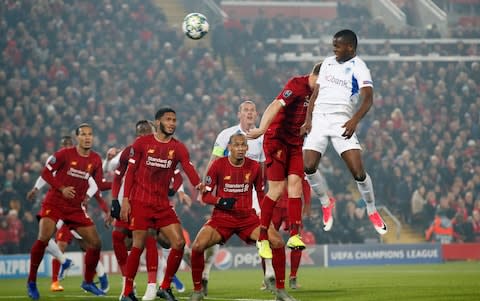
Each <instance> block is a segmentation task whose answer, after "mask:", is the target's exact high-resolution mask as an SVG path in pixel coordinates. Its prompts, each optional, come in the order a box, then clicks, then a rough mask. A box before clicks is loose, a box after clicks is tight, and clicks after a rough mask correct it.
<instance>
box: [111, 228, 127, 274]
mask: <svg viewBox="0 0 480 301" xmlns="http://www.w3.org/2000/svg"><path fill="white" fill-rule="evenodd" d="M126 237H127V236H126V235H125V233H123V232H122V231H117V230H113V232H112V244H113V252H114V253H115V257H116V258H117V263H118V266H119V267H120V271H121V272H122V276H125V265H126V264H127V257H128V250H127V246H125V238H126Z"/></svg>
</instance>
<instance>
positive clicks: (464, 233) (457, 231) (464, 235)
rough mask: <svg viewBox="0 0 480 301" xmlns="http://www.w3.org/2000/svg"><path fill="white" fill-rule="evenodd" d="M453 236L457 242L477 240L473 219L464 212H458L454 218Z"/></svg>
mask: <svg viewBox="0 0 480 301" xmlns="http://www.w3.org/2000/svg"><path fill="white" fill-rule="evenodd" d="M453 237H454V241H455V242H473V241H475V237H474V232H473V224H472V221H471V220H470V219H466V218H465V216H464V215H463V214H462V213H457V214H456V215H455V218H454V220H453Z"/></svg>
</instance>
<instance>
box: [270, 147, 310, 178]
mask: <svg viewBox="0 0 480 301" xmlns="http://www.w3.org/2000/svg"><path fill="white" fill-rule="evenodd" d="M263 150H264V152H265V157H266V160H265V166H266V167H267V169H266V174H267V180H269V181H283V180H285V179H286V178H287V176H288V175H298V176H299V177H300V178H303V177H304V173H303V155H302V146H301V145H290V144H286V143H284V142H282V141H281V140H278V139H265V140H264V142H263Z"/></svg>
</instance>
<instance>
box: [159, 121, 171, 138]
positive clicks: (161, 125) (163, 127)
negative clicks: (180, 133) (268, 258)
mask: <svg viewBox="0 0 480 301" xmlns="http://www.w3.org/2000/svg"><path fill="white" fill-rule="evenodd" d="M158 130H159V131H160V132H161V133H162V134H164V135H165V136H167V137H170V136H172V135H173V133H175V129H174V130H173V131H172V132H171V133H170V132H168V131H167V129H166V128H165V126H164V125H163V124H162V123H161V122H160V124H159V126H158Z"/></svg>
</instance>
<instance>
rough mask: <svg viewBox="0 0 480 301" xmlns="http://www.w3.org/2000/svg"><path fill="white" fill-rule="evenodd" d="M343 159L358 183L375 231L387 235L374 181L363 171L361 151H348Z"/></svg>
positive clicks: (344, 153)
mask: <svg viewBox="0 0 480 301" xmlns="http://www.w3.org/2000/svg"><path fill="white" fill-rule="evenodd" d="M342 158H343V160H344V161H345V164H346V165H347V167H348V169H349V170H350V172H351V173H352V176H353V178H354V179H355V181H356V182H357V187H358V191H359V192H360V194H361V195H362V198H363V200H364V201H365V204H366V205H367V213H368V217H369V218H370V221H371V222H372V224H373V226H374V228H375V230H376V231H377V232H378V233H379V234H381V235H383V234H385V233H387V225H386V224H385V222H384V221H383V219H382V217H381V216H380V214H379V213H378V212H377V208H376V207H375V194H374V191H373V184H372V179H371V178H370V176H369V175H368V174H367V173H366V172H365V170H364V169H363V163H362V158H361V153H360V150H358V149H351V150H347V151H345V152H343V153H342Z"/></svg>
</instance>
